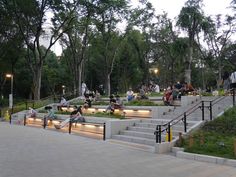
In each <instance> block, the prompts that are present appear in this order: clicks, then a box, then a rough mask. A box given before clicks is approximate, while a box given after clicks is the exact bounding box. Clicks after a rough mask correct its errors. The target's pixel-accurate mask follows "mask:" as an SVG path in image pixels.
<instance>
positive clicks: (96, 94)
mask: <svg viewBox="0 0 236 177" xmlns="http://www.w3.org/2000/svg"><path fill="white" fill-rule="evenodd" d="M100 98H101V94H100V93H99V91H98V90H96V91H95V98H94V101H99V100H100Z"/></svg>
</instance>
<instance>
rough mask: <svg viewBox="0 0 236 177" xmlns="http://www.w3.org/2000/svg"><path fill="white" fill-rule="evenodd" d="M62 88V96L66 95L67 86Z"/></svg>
mask: <svg viewBox="0 0 236 177" xmlns="http://www.w3.org/2000/svg"><path fill="white" fill-rule="evenodd" d="M61 87H62V95H65V87H66V86H65V85H62V86H61Z"/></svg>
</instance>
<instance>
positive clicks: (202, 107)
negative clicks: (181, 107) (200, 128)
mask: <svg viewBox="0 0 236 177" xmlns="http://www.w3.org/2000/svg"><path fill="white" fill-rule="evenodd" d="M204 119H205V118H204V101H202V120H204Z"/></svg>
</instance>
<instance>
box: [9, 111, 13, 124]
mask: <svg viewBox="0 0 236 177" xmlns="http://www.w3.org/2000/svg"><path fill="white" fill-rule="evenodd" d="M11 115H12V113H11V114H10V117H9V123H10V124H11Z"/></svg>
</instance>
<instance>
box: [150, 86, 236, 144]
mask: <svg viewBox="0 0 236 177" xmlns="http://www.w3.org/2000/svg"><path fill="white" fill-rule="evenodd" d="M225 98H227V96H223V97H217V98H215V99H214V100H211V101H200V102H199V103H197V104H196V105H194V106H193V107H191V108H190V109H188V110H187V111H185V112H184V113H183V114H180V115H179V116H177V117H175V118H174V119H172V120H170V121H169V122H167V123H165V124H158V125H157V126H156V130H155V132H154V135H155V136H156V143H161V135H162V133H163V132H167V133H168V138H167V139H168V142H170V141H171V137H170V132H171V127H172V126H174V125H176V124H177V123H179V122H180V121H182V122H183V123H184V132H185V133H186V132H187V116H189V115H190V114H192V113H194V112H195V111H196V110H198V109H201V110H202V121H204V120H205V113H204V108H208V109H209V111H210V120H212V119H213V116H212V107H213V105H215V104H216V103H218V102H220V101H222V100H223V99H225ZM206 102H209V106H206V104H205V103H206ZM233 105H235V91H234V89H233Z"/></svg>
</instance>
